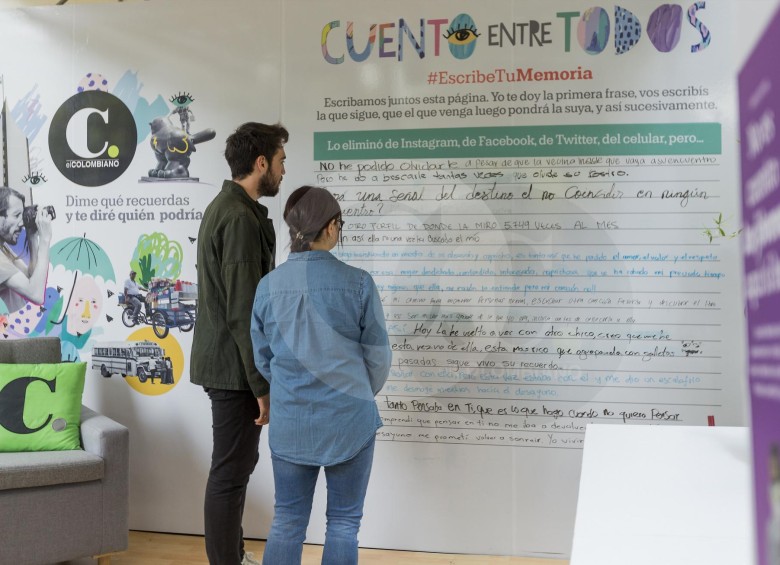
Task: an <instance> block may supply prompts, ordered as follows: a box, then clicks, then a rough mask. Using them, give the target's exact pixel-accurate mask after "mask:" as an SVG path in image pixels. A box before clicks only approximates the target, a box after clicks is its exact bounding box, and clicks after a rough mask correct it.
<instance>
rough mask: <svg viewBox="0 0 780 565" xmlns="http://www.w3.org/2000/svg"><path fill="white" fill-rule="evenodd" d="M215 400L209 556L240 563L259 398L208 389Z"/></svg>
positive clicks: (217, 564)
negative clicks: (245, 505)
mask: <svg viewBox="0 0 780 565" xmlns="http://www.w3.org/2000/svg"><path fill="white" fill-rule="evenodd" d="M204 389H205V391H206V393H207V394H208V395H209V398H210V399H211V418H212V430H213V436H214V448H213V451H212V454H211V470H210V471H209V480H208V483H207V484H206V501H205V504H204V518H205V531H206V555H207V556H208V558H209V563H210V564H211V565H239V564H240V563H241V560H242V559H243V556H244V532H243V529H242V527H241V518H242V516H243V514H244V501H245V500H246V487H247V484H248V483H249V476H250V475H251V474H252V471H254V469H255V465H257V460H258V458H259V454H258V451H257V446H258V443H259V441H260V431H261V430H262V427H261V426H257V425H255V422H254V420H255V418H257V417H258V416H259V414H260V410H259V408H258V405H257V398H255V396H254V395H253V394H252V393H251V392H250V391H248V390H221V389H215V388H205V387H204Z"/></svg>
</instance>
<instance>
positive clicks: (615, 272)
mask: <svg viewBox="0 0 780 565" xmlns="http://www.w3.org/2000/svg"><path fill="white" fill-rule="evenodd" d="M548 4H549V3H546V2H542V1H523V2H521V1H511V0H506V1H502V2H494V3H491V4H490V5H489V6H480V7H479V9H476V8H475V6H474V5H473V3H470V2H455V3H453V2H444V1H434V2H426V3H425V6H424V7H422V6H420V5H419V3H417V4H415V3H412V2H406V1H403V2H400V1H399V2H392V3H387V2H368V3H366V2H332V3H317V4H313V3H311V2H305V1H303V0H296V1H287V2H281V0H273V1H270V0H269V1H263V2H246V1H241V0H229V1H228V2H223V3H222V4H221V5H220V10H218V11H215V10H214V9H213V3H209V2H203V1H200V0H172V1H170V2H164V3H154V2H148V3H138V4H131V5H121V6H120V5H115V4H111V5H100V6H89V7H84V6H77V5H74V6H64V7H61V8H57V9H51V8H40V9H27V10H22V11H14V12H12V13H9V14H8V16H7V17H5V16H4V18H3V20H2V22H0V38H2V39H0V43H1V44H2V47H3V48H4V50H5V52H7V53H9V52H10V53H19V54H20V55H19V56H18V57H14V58H13V59H12V60H8V61H7V63H3V64H4V67H3V68H2V69H0V74H2V76H3V89H4V93H3V98H4V100H5V109H4V113H3V128H4V129H3V132H4V139H5V140H6V146H5V147H6V149H5V151H4V155H5V157H6V166H5V167H4V168H5V170H6V171H7V180H6V181H5V183H4V184H6V185H8V186H10V187H12V188H13V189H14V190H15V192H7V194H4V195H2V196H1V197H0V209H1V210H4V211H5V214H4V215H3V214H0V238H2V240H3V242H4V244H3V247H2V248H3V250H4V253H3V256H0V299H2V301H3V302H2V304H0V316H3V320H2V325H0V328H2V329H3V331H2V335H1V336H0V338H2V339H20V338H24V337H29V336H36V335H56V336H59V337H60V338H61V339H62V344H63V345H62V347H63V351H62V353H63V359H70V360H75V359H81V360H85V361H88V362H89V367H90V373H89V374H88V379H87V380H88V383H87V390H86V392H85V403H86V404H88V405H91V406H93V407H95V408H96V409H98V410H102V411H104V412H106V413H107V414H109V415H111V416H112V417H114V418H116V419H118V420H119V421H121V422H122V423H124V424H126V425H128V426H129V427H130V429H131V449H132V468H131V491H132V492H131V496H132V504H131V523H130V525H131V527H132V528H134V529H141V530H157V531H167V532H185V533H201V532H202V517H201V513H202V493H203V489H204V486H205V477H206V474H207V470H208V464H209V457H210V447H211V429H210V424H211V421H210V411H209V406H208V402H207V398H206V395H205V394H203V392H202V390H200V389H198V388H197V387H194V386H192V385H190V384H189V383H188V382H187V380H188V378H187V374H188V359H189V352H190V348H191V343H192V342H191V336H192V333H191V330H192V328H193V327H194V325H196V324H197V309H198V304H197V289H196V287H195V284H194V282H195V281H196V265H195V243H196V241H197V235H198V225H199V220H200V218H201V215H202V211H203V209H204V208H205V206H206V205H207V204H208V202H209V201H210V200H211V199H212V198H213V196H214V195H215V194H216V192H217V190H218V187H219V186H220V185H221V182H222V179H223V178H224V177H225V176H226V175H227V174H228V171H227V167H226V166H225V164H224V160H223V157H222V151H223V144H224V139H225V138H226V137H227V135H228V134H229V133H230V132H231V131H232V130H233V129H234V128H235V127H236V126H237V125H238V124H240V123H242V122H245V121H250V120H252V121H263V122H276V121H280V120H281V121H282V122H283V123H284V124H285V126H286V127H287V128H288V129H289V130H290V134H291V137H290V142H289V144H288V146H287V148H286V153H287V155H288V159H287V163H286V168H287V175H286V177H285V179H284V181H283V184H282V194H281V196H280V198H278V199H277V200H275V201H267V202H264V204H266V205H267V206H268V207H269V209H270V210H271V215H272V218H273V219H274V221H275V222H276V225H277V231H278V233H279V235H280V238H279V239H280V242H281V243H282V244H281V245H280V248H281V249H280V256H279V257H278V262H281V261H283V260H284V258H285V256H286V254H287V248H286V246H285V243H286V241H287V237H286V230H284V229H279V226H281V225H282V223H281V222H280V208H281V204H282V202H283V201H284V198H285V196H286V195H287V194H289V193H290V192H291V191H292V190H293V189H295V188H296V187H297V186H300V185H301V184H311V183H316V184H321V185H325V186H327V187H328V188H330V189H331V190H332V191H333V192H334V194H336V195H337V199H338V200H339V202H340V203H341V206H342V209H343V212H344V219H345V220H346V224H345V226H344V234H345V236H346V237H345V241H344V245H343V248H341V249H340V250H338V254H339V256H340V257H341V258H342V259H344V260H346V261H348V262H350V263H352V264H355V265H358V266H360V267H362V268H364V269H366V270H368V271H370V272H371V273H372V275H373V276H374V278H375V280H376V281H377V285H378V287H379V288H380V292H381V295H382V299H383V303H384V306H385V312H386V315H387V318H388V327H389V330H390V333H391V344H392V346H393V349H394V367H393V372H392V374H391V378H390V380H389V381H388V384H387V386H386V387H385V389H384V390H383V391H382V393H381V394H380V395H379V396H378V397H377V402H378V405H379V408H380V414H381V415H382V418H383V421H384V423H385V427H384V428H383V429H382V430H380V432H379V436H378V439H379V440H380V441H379V442H378V445H377V452H376V462H375V469H374V474H373V478H372V481H373V482H372V485H371V488H370V489H369V497H368V499H367V507H366V520H365V523H364V527H363V530H362V534H361V541H362V543H363V544H365V545H367V546H376V547H393V548H403V549H421V550H432V551H459V552H475V553H498V554H525V555H545V556H566V555H567V554H568V552H569V550H570V543H571V535H572V530H573V523H574V513H575V505H576V494H577V482H578V479H579V466H580V463H581V454H582V444H583V436H584V430H585V426H586V425H587V424H588V423H589V422H594V421H597V422H609V423H613V424H615V425H634V424H659V425H708V424H709V425H737V424H742V423H744V406H743V402H744V391H743V390H742V386H743V381H742V374H743V369H742V362H743V348H742V328H743V321H742V319H743V318H742V313H741V309H740V304H739V303H738V301H735V300H732V299H731V298H730V297H733V296H737V295H738V293H739V292H741V286H740V275H739V267H740V264H739V259H738V257H739V255H738V250H739V248H738V244H739V239H740V233H741V223H740V217H739V212H738V208H737V203H738V193H737V190H736V188H735V187H736V186H737V178H738V175H737V168H736V140H737V137H738V134H737V131H736V124H735V116H734V108H735V106H736V102H735V92H734V84H733V80H732V78H733V74H734V69H735V58H736V55H735V53H736V51H735V43H736V42H737V40H738V38H737V37H736V35H735V34H732V33H730V30H731V28H732V26H731V25H730V21H731V20H732V18H733V17H734V12H733V7H732V6H731V5H732V4H733V3H730V2H726V1H725V0H722V1H712V0H710V1H708V2H686V3H682V4H661V3H654V4H652V5H648V4H647V3H646V2H639V1H634V0H632V1H627V2H623V3H621V5H620V6H612V5H609V6H606V5H605V6H592V5H590V4H589V3H587V2H582V1H578V0H571V1H570V2H568V3H567V4H566V5H565V6H564V5H559V4H556V6H555V7H554V8H552V7H550V6H549V5H548ZM119 22H121V25H118V23H119ZM22 53H23V56H22ZM131 271H132V272H133V273H134V274H133V275H131ZM136 287H138V290H136ZM136 293H139V294H138V295H136ZM138 296H141V298H138ZM261 449H262V452H261V459H260V461H261V462H260V464H259V465H258V469H257V471H256V472H255V475H254V476H253V479H252V482H251V483H250V496H249V499H248V501H247V507H246V520H245V524H244V527H245V532H246V534H247V535H248V536H251V537H263V536H265V534H266V533H267V531H268V527H269V525H270V518H271V513H272V501H273V488H272V480H271V473H270V465H268V464H267V463H268V461H269V455H268V451H267V445H266V443H265V439H264V438H263V440H262V448H261ZM670 464H673V462H670ZM323 491H324V489H323ZM322 494H323V493H322V492H320V493H319V494H318V497H317V499H316V501H315V505H316V508H315V513H314V517H313V519H312V524H311V527H310V529H309V540H310V541H313V542H318V541H322V536H323V531H324V527H323V520H322V518H321V517H318V516H319V514H324V512H320V510H321V509H322V507H323V504H324V498H323V496H320V495H322ZM398 516H404V519H403V520H399V519H398Z"/></svg>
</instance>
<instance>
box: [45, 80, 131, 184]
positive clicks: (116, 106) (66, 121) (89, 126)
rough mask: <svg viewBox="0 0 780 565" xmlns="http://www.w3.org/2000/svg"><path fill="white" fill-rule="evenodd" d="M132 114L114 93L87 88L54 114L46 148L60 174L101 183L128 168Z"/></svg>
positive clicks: (80, 180) (70, 178)
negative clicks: (47, 147)
mask: <svg viewBox="0 0 780 565" xmlns="http://www.w3.org/2000/svg"><path fill="white" fill-rule="evenodd" d="M136 145H137V132H136V127H135V120H134V119H133V114H132V113H131V112H130V110H129V109H128V107H127V106H125V104H124V103H123V102H122V101H121V100H120V99H119V98H117V97H116V96H114V95H113V94H109V93H108V92H103V91H102V90H86V91H84V92H79V93H77V94H74V95H73V96H71V97H70V98H68V100H66V101H65V102H64V103H63V104H62V105H61V106H60V107H59V108H58V109H57V111H56V112H55V113H54V117H53V118H52V120H51V126H50V127H49V151H50V152H51V158H52V161H54V165H55V166H56V167H57V169H59V171H60V172H61V173H62V175H63V176H64V177H65V178H67V179H68V180H70V181H72V182H74V183H76V184H80V185H81V186H103V185H106V184H108V183H110V182H112V181H114V180H116V179H118V178H119V177H120V176H121V175H122V173H124V172H125V170H127V168H128V167H129V166H130V163H131V162H132V161H133V156H134V155H135V148H136Z"/></svg>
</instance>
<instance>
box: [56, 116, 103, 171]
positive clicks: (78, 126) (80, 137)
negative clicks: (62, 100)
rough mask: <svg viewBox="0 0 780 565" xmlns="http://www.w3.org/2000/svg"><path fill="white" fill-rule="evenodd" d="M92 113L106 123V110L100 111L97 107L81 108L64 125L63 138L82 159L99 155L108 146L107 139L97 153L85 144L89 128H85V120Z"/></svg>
mask: <svg viewBox="0 0 780 565" xmlns="http://www.w3.org/2000/svg"><path fill="white" fill-rule="evenodd" d="M92 114H97V115H98V116H100V117H101V118H103V122H104V123H105V124H106V125H108V110H104V111H102V112H101V111H100V110H98V109H97V108H82V109H81V110H79V111H78V112H76V113H75V114H73V116H71V118H70V120H68V125H67V126H65V139H66V140H67V142H68V145H69V146H70V150H71V151H73V152H74V153H75V154H76V155H78V156H79V157H81V158H82V159H92V158H94V157H99V156H100V155H102V154H103V153H104V152H105V151H106V147H108V141H106V142H104V143H103V147H102V148H101V149H100V151H98V152H97V153H92V152H91V151H90V150H89V146H88V145H87V137H88V134H89V129H88V128H87V121H88V120H89V117H90V116H91V115H92Z"/></svg>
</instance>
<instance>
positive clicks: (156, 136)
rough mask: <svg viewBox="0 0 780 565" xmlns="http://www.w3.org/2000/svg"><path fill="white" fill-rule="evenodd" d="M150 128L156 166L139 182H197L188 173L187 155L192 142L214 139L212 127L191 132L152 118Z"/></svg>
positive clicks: (192, 149) (164, 120)
mask: <svg viewBox="0 0 780 565" xmlns="http://www.w3.org/2000/svg"><path fill="white" fill-rule="evenodd" d="M149 126H150V127H151V128H152V138H151V142H150V143H151V146H152V151H154V156H155V157H156V158H157V166H156V167H155V168H154V169H150V170H149V176H148V177H142V178H141V180H142V181H166V180H175V181H197V180H199V179H197V178H191V177H190V172H189V166H190V155H191V154H192V153H193V151H195V145H196V144H198V143H203V142H204V141H209V140H211V139H214V137H215V136H216V135H217V134H216V132H215V131H214V130H213V129H210V128H209V129H204V130H202V131H199V132H197V133H195V134H190V133H188V132H186V131H184V130H183V129H181V128H178V127H176V126H174V125H173V124H171V122H170V121H168V119H166V118H155V119H154V120H152V122H151V123H150V124H149Z"/></svg>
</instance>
